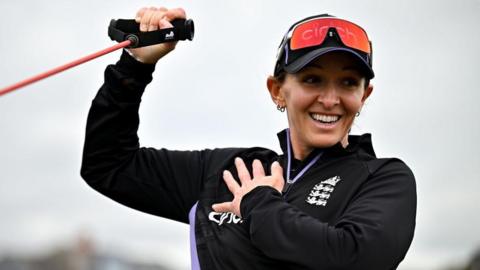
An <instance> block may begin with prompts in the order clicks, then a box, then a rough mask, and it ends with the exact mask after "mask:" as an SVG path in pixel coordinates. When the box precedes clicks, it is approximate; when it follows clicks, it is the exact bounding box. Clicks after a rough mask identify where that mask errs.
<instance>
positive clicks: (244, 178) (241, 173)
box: [235, 157, 252, 185]
mask: <svg viewBox="0 0 480 270" xmlns="http://www.w3.org/2000/svg"><path fill="white" fill-rule="evenodd" d="M235 167H237V174H238V178H240V182H241V183H242V185H243V184H244V183H247V182H249V181H251V180H252V177H251V176H250V172H249V171H248V169H247V167H246V166H245V162H243V159H241V158H239V157H237V158H235Z"/></svg>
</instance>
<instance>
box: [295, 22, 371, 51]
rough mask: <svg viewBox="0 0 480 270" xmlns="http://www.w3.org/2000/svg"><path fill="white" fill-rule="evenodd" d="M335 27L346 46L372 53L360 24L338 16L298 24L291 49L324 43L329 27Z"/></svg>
mask: <svg viewBox="0 0 480 270" xmlns="http://www.w3.org/2000/svg"><path fill="white" fill-rule="evenodd" d="M332 27H333V28H335V29H336V30H337V33H338V35H339V36H340V39H341V40H342V42H343V44H345V46H347V47H350V48H354V49H357V50H360V51H363V52H366V53H370V43H369V41H368V37H367V34H366V33H365V31H364V30H363V29H362V28H361V27H360V26H358V25H356V24H354V23H352V22H349V21H345V20H342V19H337V18H318V19H315V20H311V21H307V22H304V23H302V24H300V25H298V26H297V27H296V28H295V29H294V30H293V33H292V36H291V39H290V49H292V50H297V49H303V48H307V47H311V46H317V45H320V44H322V43H323V41H324V40H325V37H326V36H327V33H328V29H330V28H332Z"/></svg>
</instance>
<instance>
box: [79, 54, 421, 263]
mask: <svg viewBox="0 0 480 270" xmlns="http://www.w3.org/2000/svg"><path fill="white" fill-rule="evenodd" d="M153 70H154V66H153V65H145V64H141V63H138V62H136V61H135V60H134V59H133V58H131V57H130V56H129V55H127V54H126V53H123V54H122V57H121V59H120V61H119V62H118V63H117V64H116V65H111V66H109V67H107V69H106V72H105V83H104V85H103V86H102V87H101V89H100V91H99V92H98V94H97V96H96V97H95V99H94V101H93V103H92V107H91V109H90V113H89V116H88V122H87V131H86V140H85V148H84V155H83V164H82V169H81V175H82V177H83V178H84V179H85V180H86V182H87V183H88V184H89V185H90V186H92V187H93V188H94V189H96V190H98V191H99V192H100V193H102V194H104V195H106V196H108V197H110V198H112V199H113V200H115V201H117V202H119V203H122V204H124V205H127V206H129V207H132V208H135V209H137V210H140V211H143V212H147V213H150V214H153V215H158V216H161V217H165V218H169V219H173V220H176V221H180V222H184V223H188V222H189V220H188V215H189V212H190V210H191V209H192V206H194V205H195V206H196V211H195V212H194V220H195V222H192V224H191V226H194V228H195V244H194V245H195V246H196V248H197V250H196V251H197V253H198V259H199V261H200V265H201V269H202V270H207V269H222V270H224V269H241V270H245V269H369V270H374V269H382V270H385V269H395V268H396V267H397V265H398V264H399V263H400V262H401V261H402V259H403V258H404V256H405V254H406V252H407V250H408V248H409V246H410V243H411V241H412V238H413V233H414V227H415V215H416V188H415V179H414V176H413V174H412V172H411V171H410V169H409V168H408V167H407V166H406V165H405V164H404V163H403V162H402V161H400V160H399V159H395V158H388V159H379V158H376V157H375V154H374V152H373V148H372V145H371V141H370V135H368V134H367V135H362V136H350V137H349V146H348V147H347V148H343V147H342V146H341V145H340V144H337V145H335V146H333V147H330V148H327V149H316V150H315V151H313V152H312V153H311V154H310V155H309V156H308V157H307V158H306V159H305V160H304V161H296V162H295V161H292V162H293V163H294V164H293V166H292V167H293V168H292V174H293V175H295V173H298V171H300V170H301V169H302V168H303V167H304V166H305V165H306V164H307V163H308V162H310V161H311V160H312V159H313V158H314V157H315V156H317V155H321V156H320V159H319V160H318V161H317V162H315V164H314V165H313V166H312V167H311V168H310V169H309V170H308V171H307V172H306V173H305V174H304V175H303V176H302V177H301V178H300V179H299V180H298V181H297V182H295V183H294V184H292V185H289V186H288V191H287V189H286V190H285V192H283V194H282V193H280V192H278V191H276V190H275V189H273V188H271V187H266V186H264V187H257V188H255V189H254V190H252V191H251V192H250V193H248V194H246V195H245V196H244V198H243V199H242V202H241V213H242V217H243V220H240V219H239V218H238V217H236V216H234V215H233V214H231V213H223V214H222V213H215V212H213V210H212V208H211V205H212V204H214V203H218V202H224V201H230V200H231V199H232V194H231V193H230V192H229V191H228V189H227V187H226V186H225V184H224V182H223V178H222V171H223V170H225V169H227V170H230V171H231V172H232V173H233V174H234V175H236V170H235V166H234V164H233V159H234V158H235V157H242V158H243V159H244V160H245V162H246V164H247V165H249V164H251V161H253V159H260V160H261V161H262V162H263V164H264V167H265V169H266V171H267V173H270V172H269V168H270V164H271V163H272V162H273V161H275V160H278V161H279V162H280V164H281V165H282V167H283V168H284V171H286V168H287V164H286V163H287V158H288V157H287V155H286V154H284V155H278V154H276V153H275V152H273V151H271V150H269V149H264V148H223V149H207V150H203V151H171V150H167V149H153V148H141V147H140V146H139V142H138V137H137V129H138V125H139V116H138V108H139V105H140V101H141V96H142V93H143V91H144V88H145V86H146V85H147V84H148V83H149V82H150V81H151V79H152V77H151V74H152V72H153ZM278 137H279V139H280V143H281V147H282V149H283V151H284V153H286V148H287V146H288V144H287V139H286V131H283V132H281V133H279V135H278Z"/></svg>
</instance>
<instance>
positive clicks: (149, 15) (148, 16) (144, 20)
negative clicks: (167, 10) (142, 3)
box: [140, 8, 156, 32]
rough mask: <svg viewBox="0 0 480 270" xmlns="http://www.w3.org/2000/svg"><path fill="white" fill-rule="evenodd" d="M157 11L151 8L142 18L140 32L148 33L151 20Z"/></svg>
mask: <svg viewBox="0 0 480 270" xmlns="http://www.w3.org/2000/svg"><path fill="white" fill-rule="evenodd" d="M155 11H156V10H153V8H149V9H147V10H146V11H145V13H144V14H143V16H142V19H141V20H140V31H142V32H146V31H148V25H149V24H150V19H151V18H152V16H153V15H154V13H155Z"/></svg>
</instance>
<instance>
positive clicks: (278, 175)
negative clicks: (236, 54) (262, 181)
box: [271, 161, 285, 193]
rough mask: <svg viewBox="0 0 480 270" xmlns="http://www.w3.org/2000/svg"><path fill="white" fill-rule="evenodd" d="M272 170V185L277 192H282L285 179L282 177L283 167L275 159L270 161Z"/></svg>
mask: <svg viewBox="0 0 480 270" xmlns="http://www.w3.org/2000/svg"><path fill="white" fill-rule="evenodd" d="M271 170H272V178H273V187H274V188H275V189H276V190H278V192H280V193H281V192H282V190H283V186H284V185H285V180H284V179H283V169H282V166H280V163H278V162H277V161H275V162H273V163H272V166H271Z"/></svg>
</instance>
